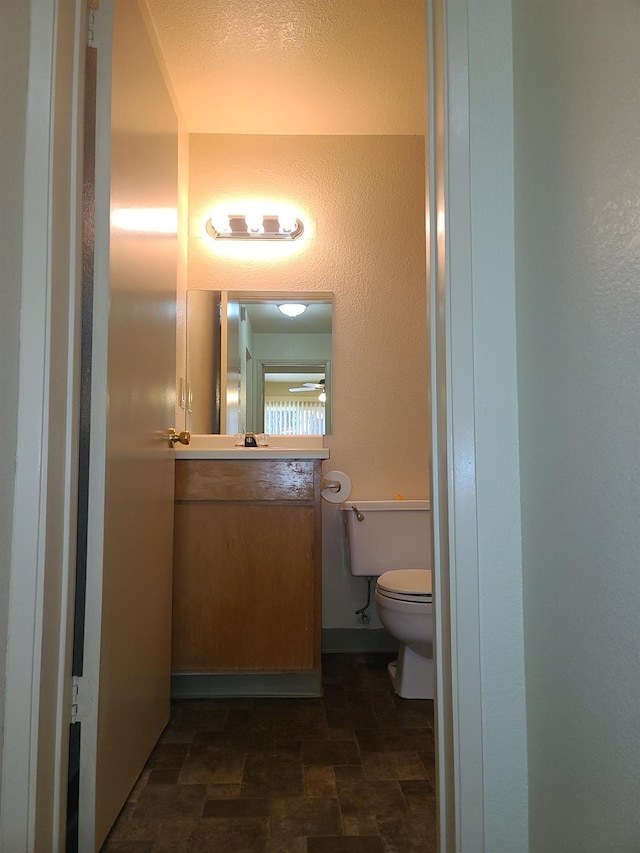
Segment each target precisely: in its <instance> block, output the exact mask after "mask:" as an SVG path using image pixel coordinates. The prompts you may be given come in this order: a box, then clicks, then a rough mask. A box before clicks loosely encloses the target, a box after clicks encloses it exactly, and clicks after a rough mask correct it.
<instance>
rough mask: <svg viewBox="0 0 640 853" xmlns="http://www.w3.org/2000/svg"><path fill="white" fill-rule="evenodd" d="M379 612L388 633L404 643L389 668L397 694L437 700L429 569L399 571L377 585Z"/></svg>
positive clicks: (376, 595) (387, 575) (382, 577)
mask: <svg viewBox="0 0 640 853" xmlns="http://www.w3.org/2000/svg"><path fill="white" fill-rule="evenodd" d="M375 601H376V610H377V611H378V616H379V618H380V621H381V622H382V624H383V626H384V627H385V628H386V630H387V631H388V632H389V633H390V634H391V635H392V636H393V637H395V638H396V639H397V640H399V641H400V643H402V646H401V648H400V651H399V653H398V659H397V660H396V661H393V662H392V663H390V664H389V675H390V677H391V680H392V682H393V686H394V688H395V691H396V693H397V694H398V695H399V696H402V697H403V698H405V699H433V681H434V678H433V676H434V672H433V603H432V591H431V571H430V570H429V569H396V570H391V571H388V572H385V573H384V574H382V575H380V577H379V578H378V580H377V583H376V593H375Z"/></svg>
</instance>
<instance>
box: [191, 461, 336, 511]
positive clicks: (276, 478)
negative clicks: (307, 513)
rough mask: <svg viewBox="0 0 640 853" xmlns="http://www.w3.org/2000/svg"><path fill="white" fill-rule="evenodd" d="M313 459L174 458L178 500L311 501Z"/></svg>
mask: <svg viewBox="0 0 640 853" xmlns="http://www.w3.org/2000/svg"><path fill="white" fill-rule="evenodd" d="M316 477H317V479H318V483H319V478H320V465H319V463H318V461H317V460H315V459H246V460H245V459H243V460H237V459H193V460H190V459H189V460H182V459H178V460H176V500H177V501H313V500H314V497H315V487H316Z"/></svg>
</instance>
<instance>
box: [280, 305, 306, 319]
mask: <svg viewBox="0 0 640 853" xmlns="http://www.w3.org/2000/svg"><path fill="white" fill-rule="evenodd" d="M278 308H279V310H280V311H282V313H283V314H286V316H287V317H299V316H300V315H301V314H304V312H305V311H306V310H307V306H306V305H303V304H302V303H301V302H284V303H283V304H282V305H278Z"/></svg>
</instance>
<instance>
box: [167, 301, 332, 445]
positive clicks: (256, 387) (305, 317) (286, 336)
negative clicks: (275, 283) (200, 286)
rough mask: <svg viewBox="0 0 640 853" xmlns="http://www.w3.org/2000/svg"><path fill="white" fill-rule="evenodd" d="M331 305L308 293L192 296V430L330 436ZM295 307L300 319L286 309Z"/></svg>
mask: <svg viewBox="0 0 640 853" xmlns="http://www.w3.org/2000/svg"><path fill="white" fill-rule="evenodd" d="M332 302H333V300H332V294H330V293H315V292H308V291H307V292H297V293H292V292H286V293H285V292H278V293H271V292H259V293H253V292H239V291H224V290H190V291H188V293H187V370H186V387H185V390H184V394H185V400H186V408H187V429H189V430H191V432H192V433H196V434H209V433H220V432H222V433H229V434H234V433H241V432H255V433H258V432H266V433H268V434H269V435H322V434H327V433H330V432H331V397H332V394H331V350H332V313H333V312H332ZM294 304H297V305H300V306H304V309H303V310H302V311H301V313H296V316H288V315H287V314H286V313H283V310H281V308H284V310H286V309H287V307H288V306H292V305H294ZM297 311H300V309H297ZM290 313H294V312H290Z"/></svg>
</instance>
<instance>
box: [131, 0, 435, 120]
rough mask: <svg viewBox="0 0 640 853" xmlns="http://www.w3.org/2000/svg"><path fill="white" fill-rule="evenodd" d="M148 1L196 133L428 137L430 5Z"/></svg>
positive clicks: (416, 0)
mask: <svg viewBox="0 0 640 853" xmlns="http://www.w3.org/2000/svg"><path fill="white" fill-rule="evenodd" d="M146 3H147V5H148V8H149V12H150V16H151V21H152V24H153V27H154V29H155V31H156V35H157V38H158V42H159V45H160V50H161V52H162V55H163V58H164V61H165V64H166V67H167V72H168V74H169V78H170V81H171V85H172V87H173V90H174V95H175V98H176V100H177V102H178V105H179V108H180V110H181V112H182V115H183V118H184V120H185V124H186V128H187V131H188V132H189V133H241V134H245V133H252V134H256V133H258V134H259V133H264V134H313V135H315V134H336V135H342V134H353V135H360V134H364V135H369V134H400V135H404V134H423V133H424V129H425V101H426V94H425V29H424V0H146Z"/></svg>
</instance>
